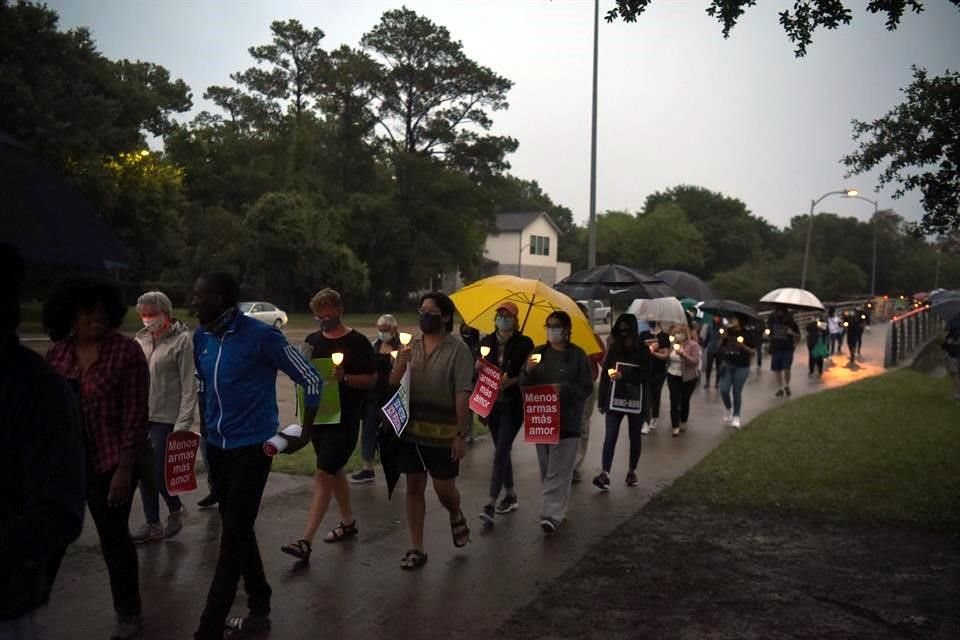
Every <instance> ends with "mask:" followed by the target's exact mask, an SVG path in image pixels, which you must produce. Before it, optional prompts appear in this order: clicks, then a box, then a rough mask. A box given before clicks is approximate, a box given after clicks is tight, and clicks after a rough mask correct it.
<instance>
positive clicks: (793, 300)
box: [760, 287, 823, 311]
mask: <svg viewBox="0 0 960 640" xmlns="http://www.w3.org/2000/svg"><path fill="white" fill-rule="evenodd" d="M760 302H768V303H770V304H782V305H786V306H788V307H799V308H802V309H819V310H821V311H822V310H823V303H822V302H820V299H819V298H817V296H815V295H813V294H812V293H810V292H809V291H807V290H806V289H794V288H792V287H785V288H783V289H774V290H773V291H771V292H770V293H768V294H766V295H765V296H763V297H762V298H760Z"/></svg>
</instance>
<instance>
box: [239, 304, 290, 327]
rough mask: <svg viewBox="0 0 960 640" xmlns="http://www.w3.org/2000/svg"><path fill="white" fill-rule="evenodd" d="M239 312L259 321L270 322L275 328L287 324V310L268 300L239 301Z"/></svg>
mask: <svg viewBox="0 0 960 640" xmlns="http://www.w3.org/2000/svg"><path fill="white" fill-rule="evenodd" d="M240 312H241V313H243V315H245V316H250V317H251V318H256V319H257V320H259V321H260V322H264V323H266V324H271V325H273V326H274V327H276V328H277V329H281V328H283V327H284V326H285V325H286V324H287V312H286V311H284V310H283V309H278V308H277V306H276V305H273V304H270V303H269V302H241V303H240Z"/></svg>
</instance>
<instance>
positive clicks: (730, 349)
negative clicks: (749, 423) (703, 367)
mask: <svg viewBox="0 0 960 640" xmlns="http://www.w3.org/2000/svg"><path fill="white" fill-rule="evenodd" d="M755 351H756V343H755V342H754V341H753V336H752V335H751V334H747V333H746V332H745V331H744V330H743V327H742V326H741V324H740V318H738V317H737V316H733V317H731V318H730V319H729V320H728V324H727V326H726V328H725V329H724V334H723V339H722V340H721V341H720V369H721V370H720V399H721V400H722V401H723V406H724V408H725V409H726V413H725V414H724V418H723V424H725V425H729V426H731V427H733V428H734V429H739V428H740V407H741V406H742V404H743V386H744V385H745V384H746V383H747V378H749V377H750V363H751V362H753V355H754V352H755ZM731 393H732V396H733V397H732V398H731Z"/></svg>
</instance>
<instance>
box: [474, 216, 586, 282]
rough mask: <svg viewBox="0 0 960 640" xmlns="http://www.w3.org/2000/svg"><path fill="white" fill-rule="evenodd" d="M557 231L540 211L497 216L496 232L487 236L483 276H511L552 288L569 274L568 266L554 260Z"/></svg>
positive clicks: (551, 221)
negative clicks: (539, 281) (538, 282)
mask: <svg viewBox="0 0 960 640" xmlns="http://www.w3.org/2000/svg"><path fill="white" fill-rule="evenodd" d="M559 236H560V229H559V228H558V227H557V225H556V224H555V223H554V222H553V220H552V219H551V218H550V216H548V215H547V214H546V213H544V212H543V211H523V212H506V213H498V214H497V231H496V233H495V234H493V235H489V236H487V243H486V246H485V247H484V251H483V255H484V258H486V263H485V265H484V275H488V276H490V275H497V274H503V275H511V276H520V277H523V278H532V279H534V280H542V281H543V282H544V283H545V284H548V285H550V286H553V285H554V284H556V283H557V282H558V281H560V280H562V279H564V278H566V277H567V276H568V275H570V263H569V262H559V261H558V260H557V249H558V242H557V240H558V238H559Z"/></svg>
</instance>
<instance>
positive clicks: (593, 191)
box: [587, 0, 600, 269]
mask: <svg viewBox="0 0 960 640" xmlns="http://www.w3.org/2000/svg"><path fill="white" fill-rule="evenodd" d="M599 36H600V0H593V118H592V123H591V127H590V220H589V223H588V224H587V268H589V269H592V268H594V267H595V266H597V51H598V42H599Z"/></svg>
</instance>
